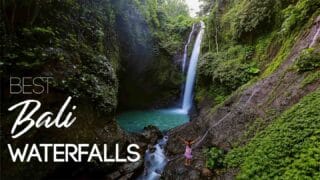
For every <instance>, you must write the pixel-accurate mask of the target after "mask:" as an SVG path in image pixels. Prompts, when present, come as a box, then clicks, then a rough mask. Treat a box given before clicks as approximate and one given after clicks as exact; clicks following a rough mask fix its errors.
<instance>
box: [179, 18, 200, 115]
mask: <svg viewBox="0 0 320 180" xmlns="http://www.w3.org/2000/svg"><path fill="white" fill-rule="evenodd" d="M200 24H201V27H200V31H199V33H198V35H197V38H196V41H195V43H194V46H193V50H192V54H191V58H190V62H189V68H188V72H187V80H186V85H185V89H184V93H183V101H182V110H183V111H184V112H188V111H189V110H190V108H191V106H192V95H193V93H192V92H193V87H194V82H195V76H196V70H197V62H198V58H199V54H200V46H201V41H202V36H203V33H204V27H205V26H204V22H202V21H201V23H200Z"/></svg>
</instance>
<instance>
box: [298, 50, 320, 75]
mask: <svg viewBox="0 0 320 180" xmlns="http://www.w3.org/2000/svg"><path fill="white" fill-rule="evenodd" d="M295 64H296V67H297V69H298V71H299V72H304V71H312V70H314V69H316V68H318V67H320V52H318V51H315V49H314V48H307V49H304V50H303V51H302V52H301V54H300V56H299V57H298V58H297V60H296V63H295Z"/></svg>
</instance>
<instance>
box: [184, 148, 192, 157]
mask: <svg viewBox="0 0 320 180" xmlns="http://www.w3.org/2000/svg"><path fill="white" fill-rule="evenodd" d="M184 157H185V158H187V159H191V158H192V149H191V148H190V147H189V146H186V151H185V152H184Z"/></svg>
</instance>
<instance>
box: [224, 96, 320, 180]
mask: <svg viewBox="0 0 320 180" xmlns="http://www.w3.org/2000/svg"><path fill="white" fill-rule="evenodd" d="M319 99H320V90H317V91H316V92H314V93H312V94H310V95H307V96H306V97H304V98H303V99H302V100H301V101H300V102H299V103H298V104H296V105H294V106H293V107H292V108H290V109H289V110H287V111H286V112H284V113H283V114H282V115H281V116H280V117H279V118H277V119H276V120H275V121H274V122H273V123H272V124H271V125H269V126H268V127H267V128H266V129H265V130H263V131H261V132H259V133H258V134H257V135H256V136H255V137H254V138H253V139H252V140H251V141H250V142H249V143H248V144H247V145H245V146H243V147H239V148H235V149H233V150H232V151H231V152H229V153H228V154H227V156H226V159H225V163H226V164H227V166H228V167H238V166H239V167H240V169H241V170H240V173H239V175H238V176H237V178H238V179H292V178H294V179H308V178H312V179H319V178H320V173H319V168H320V163H319V162H320V138H319V137H320V131H319V127H320V119H319V117H320V110H319V107H320V101H319Z"/></svg>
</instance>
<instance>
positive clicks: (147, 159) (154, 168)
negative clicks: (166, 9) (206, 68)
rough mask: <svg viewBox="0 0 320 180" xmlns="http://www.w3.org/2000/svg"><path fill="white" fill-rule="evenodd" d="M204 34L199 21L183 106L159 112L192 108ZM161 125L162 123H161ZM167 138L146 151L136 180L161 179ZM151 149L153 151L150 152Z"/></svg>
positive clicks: (184, 59) (175, 112)
mask: <svg viewBox="0 0 320 180" xmlns="http://www.w3.org/2000/svg"><path fill="white" fill-rule="evenodd" d="M193 31H194V26H193V28H192V31H191V33H190V35H189V39H188V42H187V44H186V46H185V52H184V56H183V63H184V64H183V66H182V67H184V66H185V65H186V64H185V62H186V59H187V49H188V44H189V43H190V41H191V36H192V34H193ZM203 33H204V23H203V22H202V21H201V27H200V31H199V33H198V35H197V38H196V41H195V44H194V47H193V50H192V55H191V59H190V62H189V68H188V72H187V81H186V86H185V87H186V88H185V91H184V94H183V105H182V109H169V110H168V109H167V110H160V111H159V112H162V113H173V114H185V115H186V114H187V113H188V111H189V109H190V108H191V106H192V91H193V86H194V81H195V75H196V68H197V62H198V58H199V54H200V45H201V41H202V36H203ZM162 123H163V122H162ZM167 141H168V136H164V137H163V138H162V139H160V140H158V143H157V144H156V145H154V146H153V147H152V148H148V150H147V151H146V153H145V156H144V166H145V169H144V172H143V174H142V175H141V176H140V177H139V178H138V179H140V180H158V179H160V177H161V173H162V171H163V169H164V168H165V166H166V164H167V162H168V160H167V158H166V156H165V152H164V147H165V145H166V144H167ZM151 149H153V150H151Z"/></svg>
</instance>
